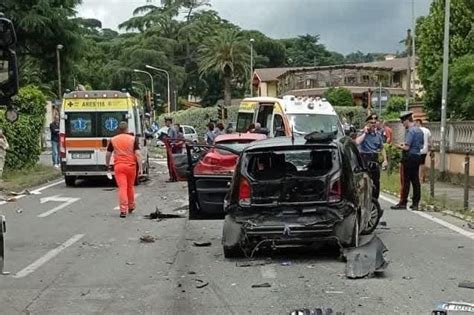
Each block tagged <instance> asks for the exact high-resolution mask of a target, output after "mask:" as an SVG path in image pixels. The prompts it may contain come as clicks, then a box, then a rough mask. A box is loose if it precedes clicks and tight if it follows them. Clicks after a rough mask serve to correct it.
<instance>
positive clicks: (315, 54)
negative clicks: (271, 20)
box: [281, 34, 334, 67]
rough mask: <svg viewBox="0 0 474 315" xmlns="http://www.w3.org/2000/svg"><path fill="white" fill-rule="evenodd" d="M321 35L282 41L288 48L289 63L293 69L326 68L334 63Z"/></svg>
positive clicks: (307, 35) (308, 35)
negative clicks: (307, 67) (321, 40)
mask: <svg viewBox="0 0 474 315" xmlns="http://www.w3.org/2000/svg"><path fill="white" fill-rule="evenodd" d="M318 41H319V35H310V34H306V35H304V36H298V37H297V38H290V39H282V40H281V42H282V43H283V44H284V45H285V47H286V55H287V63H288V65H290V66H293V67H299V66H326V65H330V64H332V62H333V57H334V56H333V55H332V54H331V52H329V51H328V50H327V49H326V47H325V46H324V45H322V44H318Z"/></svg>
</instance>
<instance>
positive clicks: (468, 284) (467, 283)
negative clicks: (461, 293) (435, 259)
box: [458, 281, 474, 289]
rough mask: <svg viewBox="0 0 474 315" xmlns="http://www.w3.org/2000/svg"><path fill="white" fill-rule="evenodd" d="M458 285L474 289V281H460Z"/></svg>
mask: <svg viewBox="0 0 474 315" xmlns="http://www.w3.org/2000/svg"><path fill="white" fill-rule="evenodd" d="M458 287H460V288H465V289H474V281H463V282H460V283H459V285H458Z"/></svg>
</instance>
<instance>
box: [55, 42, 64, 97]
mask: <svg viewBox="0 0 474 315" xmlns="http://www.w3.org/2000/svg"><path fill="white" fill-rule="evenodd" d="M63 48H64V46H63V45H61V44H58V45H56V63H57V68H58V98H59V99H61V98H62V96H61V90H62V89H61V56H60V54H59V51H60V50H61V49H63Z"/></svg>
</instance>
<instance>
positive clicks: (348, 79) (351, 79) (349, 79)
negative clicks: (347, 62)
mask: <svg viewBox="0 0 474 315" xmlns="http://www.w3.org/2000/svg"><path fill="white" fill-rule="evenodd" d="M356 83H357V78H356V77H354V76H348V77H344V84H345V85H356Z"/></svg>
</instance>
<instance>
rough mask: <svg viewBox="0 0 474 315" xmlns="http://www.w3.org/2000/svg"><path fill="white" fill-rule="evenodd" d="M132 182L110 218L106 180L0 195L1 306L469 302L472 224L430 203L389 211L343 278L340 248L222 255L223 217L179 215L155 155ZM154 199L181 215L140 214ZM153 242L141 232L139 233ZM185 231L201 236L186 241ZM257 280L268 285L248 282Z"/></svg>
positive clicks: (392, 306) (137, 310) (100, 310)
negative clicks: (375, 264)
mask: <svg viewBox="0 0 474 315" xmlns="http://www.w3.org/2000/svg"><path fill="white" fill-rule="evenodd" d="M152 163H153V167H154V168H153V169H152V177H151V180H150V181H148V182H146V183H144V184H142V185H140V186H138V187H137V194H138V197H137V210H136V211H135V212H134V213H133V214H131V215H129V216H128V217H127V218H126V219H120V218H119V211H118V210H117V209H114V208H115V207H116V206H117V196H116V191H115V187H114V186H113V185H110V184H108V183H107V182H87V181H83V182H78V185H77V187H73V188H68V187H66V186H65V184H64V183H63V182H62V181H58V182H55V183H52V184H49V185H48V186H46V187H42V188H40V189H39V190H38V189H37V190H33V193H34V194H33V195H29V196H24V197H21V198H19V199H18V200H17V201H16V202H10V203H3V204H1V205H0V215H5V217H6V221H7V234H6V235H5V236H6V240H5V242H6V257H5V270H6V271H8V272H10V275H0V314H288V313H289V312H290V311H291V310H294V309H297V308H303V307H305V308H316V307H330V308H332V309H333V310H334V312H345V314H394V313H397V314H429V313H430V312H431V310H433V309H434V308H435V307H436V305H437V304H439V303H440V302H443V301H465V302H471V303H474V290H473V289H465V288H460V287H458V284H459V283H460V282H462V281H465V280H470V281H474V268H473V264H474V263H473V262H474V229H471V228H470V227H468V226H467V224H466V222H463V221H461V220H458V219H456V218H452V217H449V216H443V215H441V214H439V213H427V212H412V211H405V210H402V211H400V210H398V211H395V210H388V208H389V206H390V204H391V202H392V201H393V200H392V199H390V198H387V196H384V198H383V199H382V200H381V204H382V207H383V208H384V209H387V210H386V211H385V214H384V217H383V218H382V221H384V222H386V226H381V227H380V228H379V229H377V231H376V233H377V235H378V236H379V237H380V239H381V240H382V241H383V242H384V243H385V245H386V247H387V248H388V249H389V251H388V252H387V253H386V258H387V260H388V261H389V262H390V264H389V266H388V268H387V270H386V271H385V272H384V273H383V274H382V275H380V276H378V277H375V278H370V279H359V280H349V279H347V278H346V277H345V275H344V268H345V263H344V262H343V261H341V260H340V259H339V249H338V248H335V247H327V248H321V249H314V248H304V249H300V250H279V251H278V252H274V253H272V252H262V253H259V254H258V255H257V257H256V260H255V261H256V262H260V263H261V264H260V265H258V264H257V265H253V266H248V267H239V264H242V263H248V262H249V259H236V260H229V259H225V258H224V257H223V253H222V248H221V245H220V239H221V233H222V223H223V221H222V220H202V221H189V220H188V219H187V218H185V216H186V214H187V188H186V183H183V182H178V183H165V179H166V178H167V172H166V169H165V168H166V166H165V164H166V163H165V162H164V161H162V160H155V159H154V160H152ZM156 207H158V209H159V210H161V211H163V212H165V213H173V214H181V215H183V216H184V217H183V218H176V219H166V220H162V221H159V222H158V221H156V220H150V219H146V218H144V215H146V214H149V213H150V212H153V211H155V208H156ZM144 235H149V236H151V237H152V238H153V239H154V240H155V241H154V242H152V243H143V242H141V241H140V237H142V236H144ZM194 242H211V245H210V246H209V247H196V246H194ZM262 283H268V284H269V285H270V287H265V288H252V285H254V284H262Z"/></svg>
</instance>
